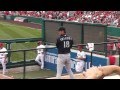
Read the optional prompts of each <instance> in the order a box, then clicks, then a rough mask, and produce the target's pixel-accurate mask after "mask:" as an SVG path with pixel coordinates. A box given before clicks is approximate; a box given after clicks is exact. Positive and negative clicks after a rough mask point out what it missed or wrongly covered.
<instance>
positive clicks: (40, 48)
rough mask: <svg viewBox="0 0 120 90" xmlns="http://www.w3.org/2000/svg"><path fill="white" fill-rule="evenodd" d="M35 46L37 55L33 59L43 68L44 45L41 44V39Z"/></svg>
mask: <svg viewBox="0 0 120 90" xmlns="http://www.w3.org/2000/svg"><path fill="white" fill-rule="evenodd" d="M37 44H38V46H37V54H38V55H37V57H36V59H35V61H36V62H37V63H38V64H39V65H40V66H41V69H43V68H44V49H43V48H45V46H44V45H43V44H42V41H38V43H37Z"/></svg>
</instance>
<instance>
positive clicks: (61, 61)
mask: <svg viewBox="0 0 120 90" xmlns="http://www.w3.org/2000/svg"><path fill="white" fill-rule="evenodd" d="M64 65H65V68H66V70H67V73H68V74H69V75H70V78H71V79H73V72H72V70H71V60H70V54H58V58H57V75H56V78H57V79H60V78H61V74H62V70H63V67H64Z"/></svg>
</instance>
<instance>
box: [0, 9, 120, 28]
mask: <svg viewBox="0 0 120 90" xmlns="http://www.w3.org/2000/svg"><path fill="white" fill-rule="evenodd" d="M2 12H3V13H4V14H5V15H20V16H32V17H41V18H45V19H57V20H65V21H74V22H81V23H101V24H107V25H110V26H116V27H120V17H119V15H120V11H2Z"/></svg>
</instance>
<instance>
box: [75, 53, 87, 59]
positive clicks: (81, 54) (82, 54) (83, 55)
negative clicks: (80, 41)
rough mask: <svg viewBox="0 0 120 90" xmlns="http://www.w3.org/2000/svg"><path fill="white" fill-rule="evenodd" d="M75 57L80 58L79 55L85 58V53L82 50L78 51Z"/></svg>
mask: <svg viewBox="0 0 120 90" xmlns="http://www.w3.org/2000/svg"><path fill="white" fill-rule="evenodd" d="M77 57H78V58H80V57H82V58H86V54H85V52H84V51H82V52H80V51H78V52H77Z"/></svg>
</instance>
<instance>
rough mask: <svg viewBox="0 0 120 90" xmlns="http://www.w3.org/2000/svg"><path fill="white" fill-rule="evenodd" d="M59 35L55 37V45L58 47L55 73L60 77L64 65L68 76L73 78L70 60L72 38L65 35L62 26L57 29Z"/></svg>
mask: <svg viewBox="0 0 120 90" xmlns="http://www.w3.org/2000/svg"><path fill="white" fill-rule="evenodd" d="M58 33H59V35H60V36H59V37H58V38H57V42H56V47H57V49H58V58H57V74H56V78H57V79H60V78H61V74H62V70H63V67H64V65H65V67H66V70H67V72H68V74H69V75H70V78H71V79H73V72H72V70H71V60H70V49H71V48H72V45H73V39H72V38H71V37H70V36H68V35H66V30H65V28H64V27H60V28H59V29H58Z"/></svg>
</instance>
